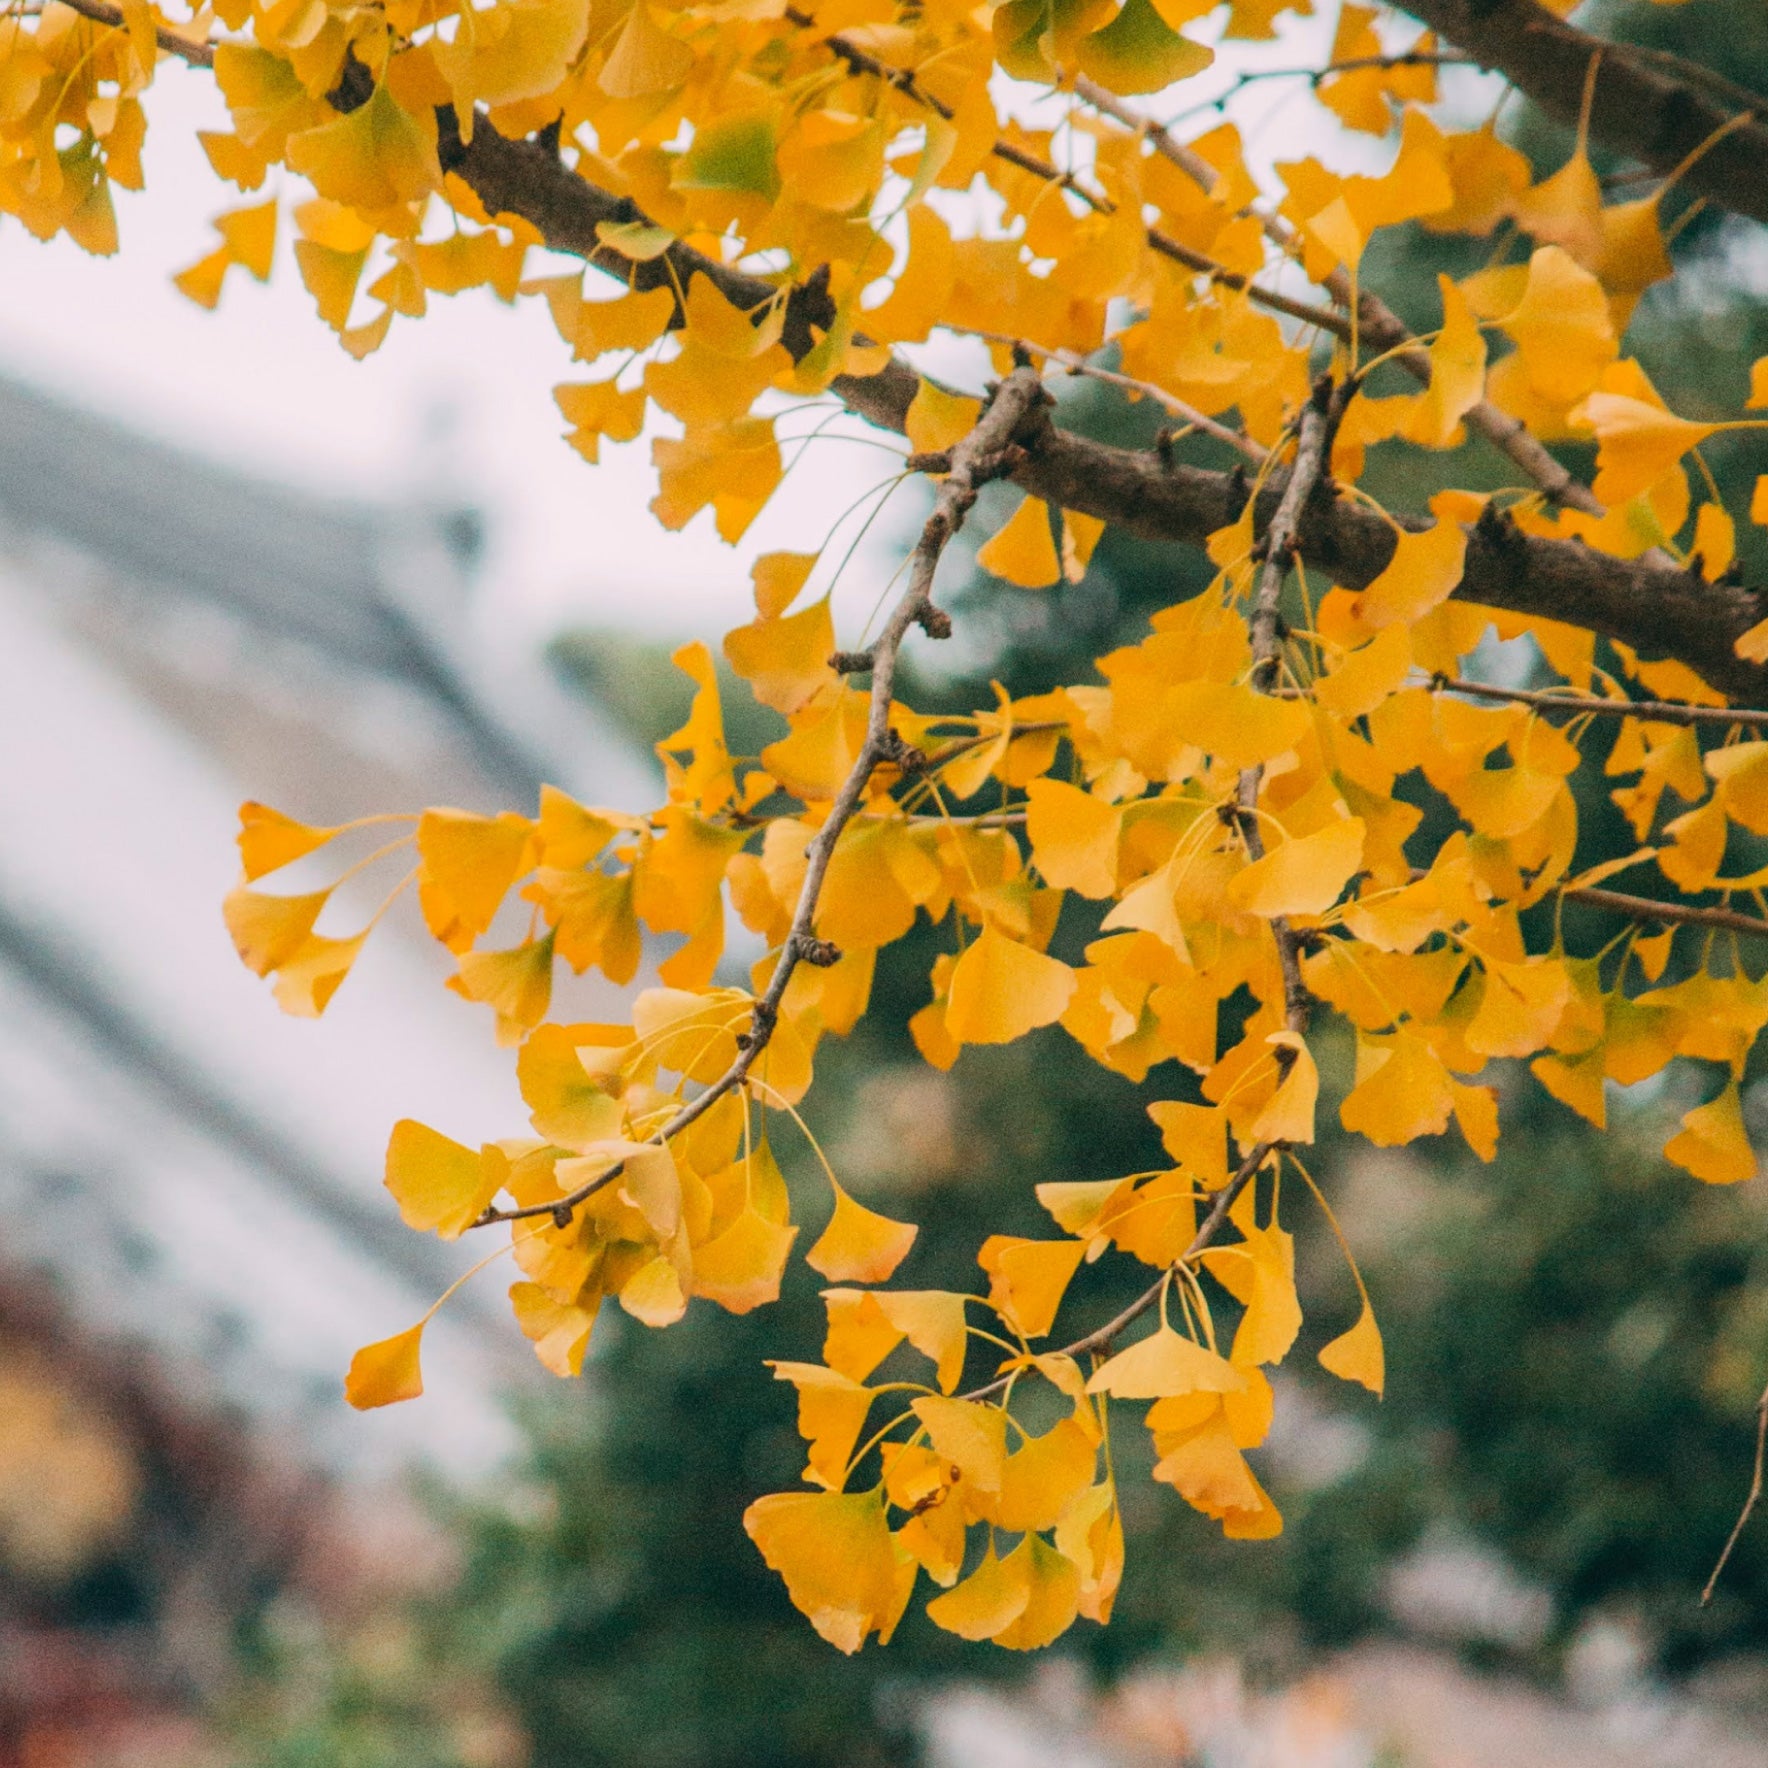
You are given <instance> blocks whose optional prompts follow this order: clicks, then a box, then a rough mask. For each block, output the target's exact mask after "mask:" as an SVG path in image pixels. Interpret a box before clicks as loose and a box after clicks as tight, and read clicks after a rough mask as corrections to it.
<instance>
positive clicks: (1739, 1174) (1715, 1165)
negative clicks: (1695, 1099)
mask: <svg viewBox="0 0 1768 1768" xmlns="http://www.w3.org/2000/svg"><path fill="white" fill-rule="evenodd" d="M1664 1157H1665V1159H1667V1160H1673V1161H1674V1162H1675V1163H1676V1164H1677V1165H1678V1166H1679V1167H1681V1168H1682V1169H1683V1171H1684V1172H1690V1173H1693V1174H1694V1176H1695V1177H1696V1178H1697V1179H1700V1180H1701V1181H1702V1182H1703V1183H1705V1184H1708V1185H1735V1184H1737V1183H1739V1182H1740V1181H1741V1180H1744V1179H1753V1178H1754V1177H1755V1176H1756V1154H1755V1150H1754V1149H1753V1148H1751V1146H1750V1139H1749V1136H1748V1135H1747V1134H1746V1133H1745V1131H1744V1127H1743V1110H1742V1107H1741V1105H1740V1103H1739V1100H1738V1094H1737V1082H1736V1081H1727V1082H1726V1084H1725V1090H1724V1091H1723V1092H1722V1093H1720V1094H1719V1096H1718V1097H1717V1098H1716V1099H1712V1100H1709V1101H1708V1102H1707V1103H1706V1104H1705V1105H1697V1106H1695V1108H1694V1109H1693V1110H1692V1111H1689V1112H1686V1113H1685V1114H1684V1115H1683V1118H1682V1128H1681V1130H1680V1131H1679V1132H1678V1133H1677V1134H1676V1135H1674V1136H1672V1137H1671V1138H1670V1140H1669V1141H1668V1142H1667V1143H1665V1145H1664Z"/></svg>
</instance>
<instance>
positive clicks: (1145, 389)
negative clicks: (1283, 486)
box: [945, 325, 1271, 466]
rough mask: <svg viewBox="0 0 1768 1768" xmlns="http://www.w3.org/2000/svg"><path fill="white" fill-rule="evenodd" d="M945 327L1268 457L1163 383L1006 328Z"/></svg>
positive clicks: (1253, 455)
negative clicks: (1116, 390)
mask: <svg viewBox="0 0 1768 1768" xmlns="http://www.w3.org/2000/svg"><path fill="white" fill-rule="evenodd" d="M945 330H947V331H949V332H957V333H960V334H962V335H963V336H965V337H970V338H983V339H986V340H987V341H988V342H989V343H991V344H1006V345H1008V346H1009V347H1011V348H1012V349H1015V350H1024V351H1026V352H1027V353H1029V354H1030V355H1032V356H1041V357H1042V358H1043V359H1044V360H1045V361H1046V362H1055V363H1060V364H1061V366H1062V367H1063V368H1065V369H1067V370H1068V372H1069V373H1070V374H1077V375H1084V376H1086V378H1087V379H1088V380H1093V381H1103V382H1104V383H1105V384H1106V385H1107V386H1111V387H1121V388H1122V389H1123V390H1124V391H1125V392H1126V393H1136V394H1139V395H1141V396H1142V397H1144V398H1148V399H1152V400H1154V401H1155V402H1156V404H1159V405H1162V406H1164V407H1165V408H1166V409H1167V410H1168V411H1170V412H1171V413H1172V415H1173V416H1174V417H1176V418H1178V419H1179V421H1180V422H1181V423H1184V424H1188V425H1189V426H1190V427H1191V428H1192V429H1194V430H1200V431H1201V432H1202V433H1203V434H1204V435H1205V436H1213V437H1214V438H1215V439H1216V441H1218V442H1225V443H1226V444H1227V445H1228V446H1229V447H1230V448H1232V449H1235V450H1236V451H1237V452H1239V453H1241V454H1243V455H1245V456H1246V458H1247V459H1248V460H1250V461H1254V462H1256V463H1258V464H1259V465H1260V466H1262V465H1263V464H1264V463H1265V461H1266V460H1267V459H1269V458H1270V452H1271V451H1270V450H1269V449H1268V448H1266V447H1264V446H1263V445H1262V444H1260V443H1258V442H1255V441H1253V439H1252V438H1251V437H1250V436H1249V435H1247V434H1246V432H1245V431H1244V430H1236V429H1233V428H1231V427H1230V426H1229V425H1227V424H1224V423H1220V422H1218V421H1217V420H1216V419H1215V418H1213V417H1208V416H1205V414H1204V413H1203V412H1201V411H1199V410H1198V409H1197V407H1196V406H1195V405H1188V404H1187V403H1186V402H1185V401H1184V400H1183V399H1181V398H1179V397H1178V395H1177V394H1175V393H1169V392H1168V391H1167V390H1166V388H1165V387H1159V386H1156V385H1155V384H1154V382H1153V381H1139V380H1137V379H1136V378H1135V376H1134V375H1127V374H1119V373H1118V372H1117V370H1116V369H1114V368H1100V367H1098V366H1097V365H1096V364H1094V363H1091V362H1089V361H1087V359H1086V358H1085V357H1084V356H1083V355H1081V353H1080V352H1079V351H1078V350H1064V349H1059V348H1052V347H1050V346H1049V345H1047V344H1034V343H1032V342H1031V340H1030V339H1029V338H1015V337H1010V336H1009V335H1008V334H1007V333H1006V332H993V331H983V330H982V329H981V328H980V327H977V326H968V325H948V326H946V327H945Z"/></svg>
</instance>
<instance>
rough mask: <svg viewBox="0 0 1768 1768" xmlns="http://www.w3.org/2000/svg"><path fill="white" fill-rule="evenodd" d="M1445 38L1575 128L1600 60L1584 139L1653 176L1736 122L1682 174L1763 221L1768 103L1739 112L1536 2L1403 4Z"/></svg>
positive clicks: (1665, 65)
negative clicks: (1590, 75)
mask: <svg viewBox="0 0 1768 1768" xmlns="http://www.w3.org/2000/svg"><path fill="white" fill-rule="evenodd" d="M1401 6H1402V9H1403V10H1404V11H1406V12H1409V13H1411V14H1412V15H1413V17H1415V18H1418V19H1421V20H1422V21H1423V22H1424V23H1425V24H1427V25H1429V26H1431V27H1432V29H1434V30H1435V31H1436V32H1437V34H1438V35H1439V36H1441V37H1442V38H1443V39H1444V40H1445V41H1448V42H1451V43H1454V44H1456V45H1457V46H1458V47H1459V48H1461V49H1464V50H1466V52H1467V53H1468V54H1469V55H1471V56H1472V57H1473V58H1474V60H1475V61H1477V62H1478V63H1479V64H1480V66H1481V67H1484V68H1489V69H1492V70H1493V71H1494V72H1496V73H1500V74H1502V75H1503V76H1504V77H1505V79H1507V80H1508V81H1509V82H1510V83H1511V85H1513V86H1514V87H1516V89H1517V90H1518V91H1519V92H1521V93H1524V94H1525V95H1526V96H1527V97H1529V98H1531V99H1533V100H1534V102H1535V103H1536V104H1537V105H1539V106H1540V107H1541V109H1542V110H1544V111H1545V112H1546V113H1547V114H1548V115H1549V116H1550V117H1555V118H1557V119H1558V120H1559V121H1560V122H1562V123H1567V124H1575V123H1576V122H1577V120H1578V115H1579V111H1580V110H1581V108H1582V104H1583V96H1584V81H1585V76H1586V75H1587V74H1588V73H1589V70H1590V63H1591V62H1592V61H1593V60H1594V59H1595V58H1596V57H1597V56H1600V57H1601V58H1602V66H1601V69H1600V71H1599V72H1598V73H1597V76H1596V92H1595V97H1594V101H1593V103H1592V106H1591V111H1590V134H1591V138H1592V139H1593V140H1595V141H1598V142H1600V143H1601V144H1602V145H1603V146H1604V147H1606V148H1609V149H1611V150H1612V151H1613V152H1615V153H1620V154H1625V155H1626V156H1627V157H1628V158H1629V159H1634V160H1638V161H1640V162H1641V163H1642V164H1644V165H1647V166H1651V167H1653V168H1654V169H1655V170H1657V171H1659V172H1666V173H1667V172H1671V171H1673V170H1675V168H1676V167H1677V166H1679V165H1680V164H1681V163H1682V162H1683V161H1684V160H1685V159H1687V158H1688V157H1689V156H1690V155H1692V154H1693V153H1694V152H1695V151H1696V150H1697V149H1698V148H1700V147H1702V146H1703V145H1704V144H1705V143H1706V142H1707V141H1708V140H1709V139H1710V138H1711V137H1713V136H1715V135H1716V134H1718V132H1719V131H1720V130H1722V129H1725V128H1726V127H1727V125H1735V120H1736V119H1737V118H1738V117H1740V116H1749V117H1750V119H1751V120H1750V121H1749V122H1747V123H1744V124H1742V125H1741V126H1733V127H1732V128H1731V131H1730V133H1728V134H1726V135H1725V136H1724V137H1723V139H1720V140H1717V141H1714V142H1713V144H1712V146H1711V149H1710V150H1709V151H1708V152H1706V153H1705V154H1703V155H1702V156H1701V157H1700V158H1699V159H1698V160H1697V161H1695V163H1694V164H1693V165H1691V166H1690V167H1689V168H1688V170H1687V171H1686V172H1685V173H1684V174H1683V177H1682V182H1683V183H1684V184H1685V185H1686V186H1687V187H1688V188H1689V189H1690V190H1691V191H1694V192H1695V193H1696V194H1698V195H1700V196H1704V197H1707V198H1709V199H1710V200H1711V201H1713V202H1715V203H1718V204H1720V205H1721V206H1722V207H1724V208H1727V209H1730V210H1731V211H1732V213H1733V214H1737V215H1744V216H1747V217H1749V219H1750V220H1752V221H1768V178H1764V177H1763V175H1762V169H1763V167H1764V166H1768V123H1765V122H1764V120H1763V119H1764V118H1765V117H1768V99H1758V100H1756V101H1755V102H1754V104H1753V105H1750V106H1745V107H1740V106H1737V105H1736V104H1734V103H1732V102H1730V101H1729V100H1730V94H1729V93H1727V92H1725V91H1723V90H1722V89H1721V90H1715V88H1714V87H1713V85H1712V84H1711V80H1710V77H1709V76H1707V73H1706V70H1705V69H1704V68H1700V67H1698V66H1695V65H1694V64H1691V63H1682V62H1679V61H1678V60H1677V58H1675V57H1673V56H1666V55H1662V54H1659V53H1656V52H1653V53H1650V54H1646V53H1642V52H1640V51H1638V50H1635V49H1634V48H1632V47H1631V46H1630V45H1628V44H1625V43H1615V42H1610V41H1609V40H1607V39H1606V38H1602V37H1598V36H1595V35H1594V34H1593V33H1591V32H1589V31H1582V30H1579V29H1578V27H1577V26H1576V25H1571V24H1567V23H1566V22H1565V21H1564V20H1563V19H1560V18H1556V17H1555V16H1554V15H1553V13H1551V12H1550V11H1549V10H1548V9H1547V8H1546V7H1545V6H1542V5H1539V4H1537V0H1401Z"/></svg>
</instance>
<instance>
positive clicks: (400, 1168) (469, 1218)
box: [385, 1117, 506, 1240]
mask: <svg viewBox="0 0 1768 1768" xmlns="http://www.w3.org/2000/svg"><path fill="white" fill-rule="evenodd" d="M488 1152H490V1153H492V1154H495V1153H496V1150H495V1149H492V1150H489V1151H488ZM505 1164H506V1163H504V1162H502V1161H501V1160H500V1159H494V1160H488V1159H485V1158H484V1157H483V1156H481V1155H480V1154H478V1153H477V1152H476V1151H475V1150H473V1149H471V1148H463V1147H462V1146H461V1144H460V1143H459V1142H456V1141H452V1140H451V1139H450V1138H449V1137H447V1136H445V1135H443V1134H442V1133H441V1132H440V1131H439V1130H433V1129H430V1128H429V1127H428V1126H427V1125H425V1124H421V1123H418V1122H416V1121H415V1120H414V1119H412V1118H409V1117H405V1118H401V1119H400V1120H399V1122H398V1123H396V1124H394V1126H393V1134H392V1135H391V1137H390V1138H389V1139H388V1142H387V1164H386V1180H385V1183H386V1187H387V1190H388V1191H389V1192H390V1193H391V1194H392V1198H393V1201H394V1202H395V1203H396V1204H398V1205H399V1215H400V1218H401V1219H402V1220H403V1221H404V1223H405V1225H406V1226H407V1227H408V1228H415V1229H417V1231H418V1232H419V1233H420V1234H422V1233H429V1232H430V1231H431V1230H434V1231H435V1233H436V1234H437V1235H438V1236H439V1237H440V1238H441V1239H443V1240H454V1239H458V1238H459V1236H460V1235H461V1234H462V1233H464V1232H465V1230H466V1229H467V1228H469V1227H471V1226H472V1224H473V1222H474V1220H475V1219H476V1218H477V1217H478V1216H479V1215H480V1213H481V1212H482V1211H483V1210H484V1208H485V1206H486V1205H487V1204H488V1203H489V1202H490V1201H491V1200H492V1198H493V1197H495V1196H496V1195H497V1193H498V1189H499V1187H500V1185H501V1183H502V1179H503V1175H504V1170H505Z"/></svg>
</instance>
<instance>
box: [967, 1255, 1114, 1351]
mask: <svg viewBox="0 0 1768 1768" xmlns="http://www.w3.org/2000/svg"><path fill="white" fill-rule="evenodd" d="M1086 1250H1087V1247H1086V1242H1085V1241H1084V1240H1021V1239H1017V1238H1015V1237H1014V1236H1012V1235H1009V1234H991V1235H990V1236H989V1237H988V1239H987V1240H985V1241H984V1242H983V1243H982V1250H981V1251H980V1252H979V1253H977V1255H976V1262H977V1263H978V1264H979V1265H981V1266H982V1268H983V1270H985V1271H986V1272H987V1273H988V1277H989V1288H988V1300H989V1305H990V1306H991V1307H992V1308H994V1309H995V1310H996V1311H997V1312H998V1313H999V1314H1000V1315H1001V1317H1002V1318H1003V1319H1004V1320H1006V1321H1007V1322H1008V1324H1009V1325H1011V1326H1012V1327H1013V1328H1014V1329H1015V1330H1016V1331H1018V1332H1020V1333H1022V1334H1023V1335H1024V1336H1025V1337H1026V1338H1042V1337H1043V1335H1044V1334H1045V1333H1046V1332H1048V1331H1049V1330H1050V1327H1051V1326H1052V1325H1053V1324H1054V1323H1055V1320H1056V1310H1057V1309H1058V1308H1059V1307H1061V1305H1062V1297H1063V1295H1064V1293H1065V1292H1066V1291H1067V1288H1068V1285H1069V1283H1070V1282H1071V1281H1072V1280H1073V1277H1074V1273H1075V1272H1076V1271H1078V1270H1079V1269H1080V1261H1081V1260H1082V1259H1083V1258H1084V1257H1085V1256H1086Z"/></svg>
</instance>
